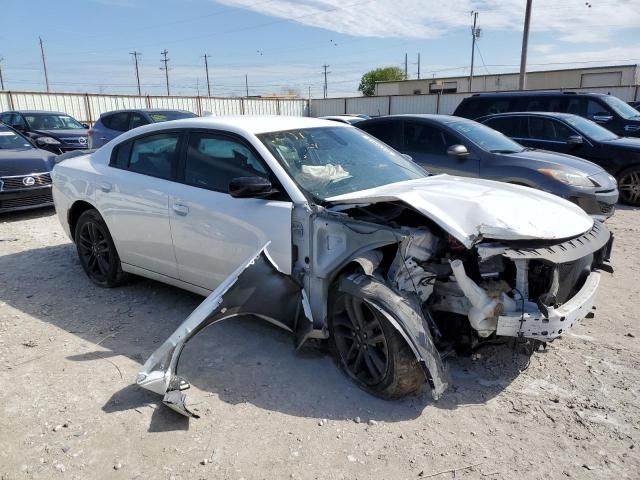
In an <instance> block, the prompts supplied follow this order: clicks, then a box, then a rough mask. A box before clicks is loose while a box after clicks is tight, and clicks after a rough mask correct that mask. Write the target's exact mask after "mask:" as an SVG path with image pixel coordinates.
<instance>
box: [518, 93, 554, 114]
mask: <svg viewBox="0 0 640 480" xmlns="http://www.w3.org/2000/svg"><path fill="white" fill-rule="evenodd" d="M523 104H524V106H523V107H522V109H521V111H523V112H548V111H549V97H542V96H539V97H530V98H526V99H524V102H523Z"/></svg>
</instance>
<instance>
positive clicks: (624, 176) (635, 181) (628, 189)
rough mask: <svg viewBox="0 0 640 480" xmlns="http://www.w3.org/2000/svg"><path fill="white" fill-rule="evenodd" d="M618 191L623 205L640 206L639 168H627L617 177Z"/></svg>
mask: <svg viewBox="0 0 640 480" xmlns="http://www.w3.org/2000/svg"><path fill="white" fill-rule="evenodd" d="M618 191H619V192H620V200H621V201H622V202H623V203H626V204H627V205H633V206H635V207H637V206H640V167H638V166H636V167H629V168H627V169H625V170H623V171H622V172H621V173H620V174H619V175H618Z"/></svg>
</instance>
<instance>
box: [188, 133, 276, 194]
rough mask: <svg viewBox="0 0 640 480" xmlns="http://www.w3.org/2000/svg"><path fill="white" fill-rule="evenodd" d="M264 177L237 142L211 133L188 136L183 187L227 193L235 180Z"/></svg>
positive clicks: (248, 153)
mask: <svg viewBox="0 0 640 480" xmlns="http://www.w3.org/2000/svg"><path fill="white" fill-rule="evenodd" d="M267 176H268V175H267V171H266V170H265V168H264V167H263V165H262V163H260V161H259V160H258V159H257V158H256V157H255V155H254V154H253V153H252V152H251V150H249V149H248V148H247V147H245V146H244V145H243V144H242V143H240V142H239V141H237V140H234V139H231V138H228V137H224V136H219V135H214V134H210V133H192V134H191V135H190V136H189V146H188V149H187V158H186V162H185V169H184V180H185V183H187V184H189V185H193V186H194V187H201V188H207V189H209V190H215V191H218V192H224V193H226V192H228V191H229V183H230V182H231V180H233V179H234V178H237V177H267Z"/></svg>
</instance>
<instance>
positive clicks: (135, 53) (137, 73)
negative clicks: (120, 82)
mask: <svg viewBox="0 0 640 480" xmlns="http://www.w3.org/2000/svg"><path fill="white" fill-rule="evenodd" d="M129 55H133V60H134V62H135V64H136V82H137V83H138V96H139V97H141V96H142V90H141V89H140V72H139V71H138V55H142V54H141V53H140V52H136V51H135V50H134V51H133V52H131V53H129Z"/></svg>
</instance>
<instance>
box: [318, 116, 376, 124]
mask: <svg viewBox="0 0 640 480" xmlns="http://www.w3.org/2000/svg"><path fill="white" fill-rule="evenodd" d="M320 118H322V119H324V120H331V121H333V122H341V123H346V124H349V125H355V124H356V123H359V122H362V121H363V120H366V119H364V118H362V117H356V116H353V115H327V116H326V117H320Z"/></svg>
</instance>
